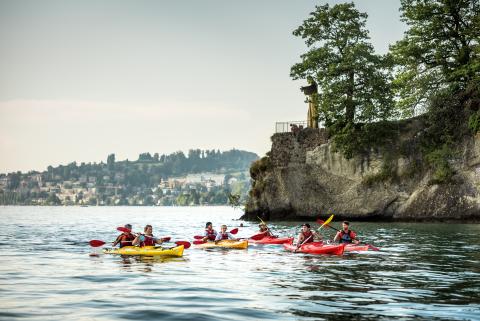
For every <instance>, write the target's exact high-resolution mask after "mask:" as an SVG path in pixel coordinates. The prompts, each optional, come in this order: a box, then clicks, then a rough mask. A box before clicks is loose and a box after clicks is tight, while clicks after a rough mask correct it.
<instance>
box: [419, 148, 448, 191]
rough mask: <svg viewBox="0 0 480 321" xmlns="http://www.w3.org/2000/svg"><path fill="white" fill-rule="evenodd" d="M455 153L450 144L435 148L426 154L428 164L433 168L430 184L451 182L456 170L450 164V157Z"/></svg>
mask: <svg viewBox="0 0 480 321" xmlns="http://www.w3.org/2000/svg"><path fill="white" fill-rule="evenodd" d="M453 155H454V153H453V151H452V149H451V148H450V146H449V145H448V144H444V145H443V146H442V147H441V148H438V149H434V150H432V151H431V152H429V153H428V154H426V155H425V159H426V161H427V163H428V165H429V166H430V167H431V168H432V169H433V177H432V180H431V181H430V184H442V183H446V182H449V181H450V180H451V179H452V177H453V175H454V174H455V172H454V171H453V169H452V167H451V166H450V164H449V162H448V161H449V159H450V158H452V156H453Z"/></svg>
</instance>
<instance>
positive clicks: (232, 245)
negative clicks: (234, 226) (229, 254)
mask: <svg viewBox="0 0 480 321" xmlns="http://www.w3.org/2000/svg"><path fill="white" fill-rule="evenodd" d="M195 246H196V247H197V248H202V249H209V248H214V247H219V248H223V249H246V248H247V247H248V240H243V241H235V240H223V241H218V242H206V243H202V244H196V245H195Z"/></svg>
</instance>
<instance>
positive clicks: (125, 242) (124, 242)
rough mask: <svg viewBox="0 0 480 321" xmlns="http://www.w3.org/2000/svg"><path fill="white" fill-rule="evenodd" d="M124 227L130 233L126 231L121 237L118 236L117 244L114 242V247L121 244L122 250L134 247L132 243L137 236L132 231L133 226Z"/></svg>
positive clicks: (126, 225)
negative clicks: (126, 247)
mask: <svg viewBox="0 0 480 321" xmlns="http://www.w3.org/2000/svg"><path fill="white" fill-rule="evenodd" d="M124 227H125V228H126V229H128V230H129V231H128V232H127V231H125V232H123V233H122V234H120V235H119V236H117V239H116V240H115V242H113V246H117V244H119V245H120V248H122V247H124V246H131V245H132V242H133V240H134V239H135V235H134V234H133V233H132V232H131V231H132V225H130V224H125V226H124Z"/></svg>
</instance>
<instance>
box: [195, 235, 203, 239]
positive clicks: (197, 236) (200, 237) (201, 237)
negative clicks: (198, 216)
mask: <svg viewBox="0 0 480 321" xmlns="http://www.w3.org/2000/svg"><path fill="white" fill-rule="evenodd" d="M193 238H194V239H196V240H201V239H203V238H204V236H201V235H195V236H194V237H193Z"/></svg>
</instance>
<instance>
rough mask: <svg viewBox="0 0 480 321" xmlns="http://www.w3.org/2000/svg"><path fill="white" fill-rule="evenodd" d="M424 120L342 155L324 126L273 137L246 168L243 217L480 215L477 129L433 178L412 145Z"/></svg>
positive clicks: (434, 217) (438, 217)
mask: <svg viewBox="0 0 480 321" xmlns="http://www.w3.org/2000/svg"><path fill="white" fill-rule="evenodd" d="M424 128H425V126H424V121H423V120H422V118H415V119H409V120H407V121H402V122H399V123H398V132H399V135H398V139H397V140H396V141H395V142H394V143H392V144H391V145H389V146H384V147H383V148H379V149H377V150H374V149H372V150H370V151H369V152H368V153H365V154H363V155H357V156H355V157H354V158H352V159H346V158H345V157H343V156H342V154H341V153H339V152H337V151H335V150H334V148H333V144H332V143H331V142H330V141H329V140H328V136H327V133H326V131H325V130H324V129H310V128H307V129H304V130H302V131H300V132H298V133H296V134H293V133H278V134H274V135H273V136H272V137H271V140H272V148H271V151H270V152H269V153H267V156H265V157H263V158H262V159H260V160H258V161H256V162H254V163H253V164H252V166H251V169H250V174H251V177H252V187H251V190H250V192H249V196H250V197H249V200H248V202H247V204H246V207H245V215H244V217H243V218H244V219H256V216H262V217H263V218H266V219H269V220H276V219H295V218H300V217H302V218H304V217H318V216H319V215H324V216H326V215H327V214H330V213H334V214H335V215H336V217H337V218H338V219H340V218H344V219H356V220H361V219H364V220H404V221H408V220H438V221H447V220H480V193H479V188H480V135H476V136H473V137H465V139H464V140H463V141H462V142H460V143H459V144H457V148H456V151H455V154H454V156H453V157H451V158H449V159H448V163H449V164H448V165H449V168H451V169H452V170H453V174H452V175H451V178H450V179H449V180H448V181H446V182H441V183H438V182H437V181H436V179H435V173H434V171H433V170H432V169H429V168H428V166H424V165H425V164H424V162H425V161H424V158H423V157H422V153H421V149H420V148H419V147H418V145H419V138H420V137H421V136H422V133H423V131H424Z"/></svg>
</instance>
